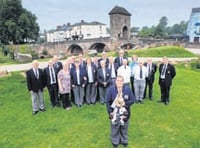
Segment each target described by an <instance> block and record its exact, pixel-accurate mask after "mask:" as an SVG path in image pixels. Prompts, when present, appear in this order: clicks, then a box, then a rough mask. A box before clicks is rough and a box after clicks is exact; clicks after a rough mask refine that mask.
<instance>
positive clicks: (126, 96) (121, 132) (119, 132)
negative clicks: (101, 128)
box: [106, 76, 135, 147]
mask: <svg viewBox="0 0 200 148" xmlns="http://www.w3.org/2000/svg"><path fill="white" fill-rule="evenodd" d="M115 83H116V84H115V85H112V86H111V87H110V88H109V90H108V92H107V94H106V105H107V112H108V115H109V118H110V119H112V118H113V115H112V112H113V110H114V107H115V104H114V103H115V100H116V99H117V96H118V95H122V98H123V100H124V102H125V105H124V107H125V108H126V110H127V112H128V114H127V116H126V118H124V119H123V120H124V125H121V124H120V123H117V124H114V125H113V124H112V122H110V124H111V142H112V144H113V147H118V145H119V144H122V145H123V146H124V147H127V145H128V126H129V118H130V114H131V111H130V106H131V105H132V104H133V103H134V101H135V97H134V95H133V92H132V90H131V88H130V87H129V86H128V85H124V79H123V77H122V76H117V78H116V82H115ZM113 104H114V106H113Z"/></svg>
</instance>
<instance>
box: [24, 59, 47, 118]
mask: <svg viewBox="0 0 200 148" xmlns="http://www.w3.org/2000/svg"><path fill="white" fill-rule="evenodd" d="M38 67H39V62H38V61H37V60H34V61H33V62H32V68H31V69H29V70H28V71H27V72H26V80H27V88H28V90H29V92H30V94H31V99H32V109H33V115H36V114H37V113H38V111H39V110H40V111H42V112H43V111H45V106H44V97H43V88H44V76H43V72H42V69H40V68H38ZM38 103H39V108H38Z"/></svg>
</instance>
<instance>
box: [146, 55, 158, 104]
mask: <svg viewBox="0 0 200 148" xmlns="http://www.w3.org/2000/svg"><path fill="white" fill-rule="evenodd" d="M144 66H145V67H147V72H148V75H147V77H146V85H145V90H144V99H145V98H146V94H147V87H148V90H149V93H148V94H149V95H148V97H149V99H150V100H152V94H153V83H154V78H155V73H156V70H157V65H156V64H154V63H152V59H150V58H148V59H147V63H145V64H144Z"/></svg>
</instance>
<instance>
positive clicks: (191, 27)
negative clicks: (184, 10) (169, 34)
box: [187, 7, 200, 43]
mask: <svg viewBox="0 0 200 148" xmlns="http://www.w3.org/2000/svg"><path fill="white" fill-rule="evenodd" d="M187 35H188V37H189V42H191V43H200V7H199V8H193V9H192V12H191V15H190V20H189V22H188V27H187Z"/></svg>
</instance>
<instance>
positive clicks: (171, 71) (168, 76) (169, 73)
mask: <svg viewBox="0 0 200 148" xmlns="http://www.w3.org/2000/svg"><path fill="white" fill-rule="evenodd" d="M163 66H164V64H163V63H162V64H160V66H159V73H160V76H159V84H161V80H162V79H161V73H162V69H163ZM175 76H176V70H175V67H174V66H173V65H172V64H170V63H168V64H167V69H166V72H165V84H166V85H167V86H170V85H171V84H172V79H173V78H174V77H175Z"/></svg>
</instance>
